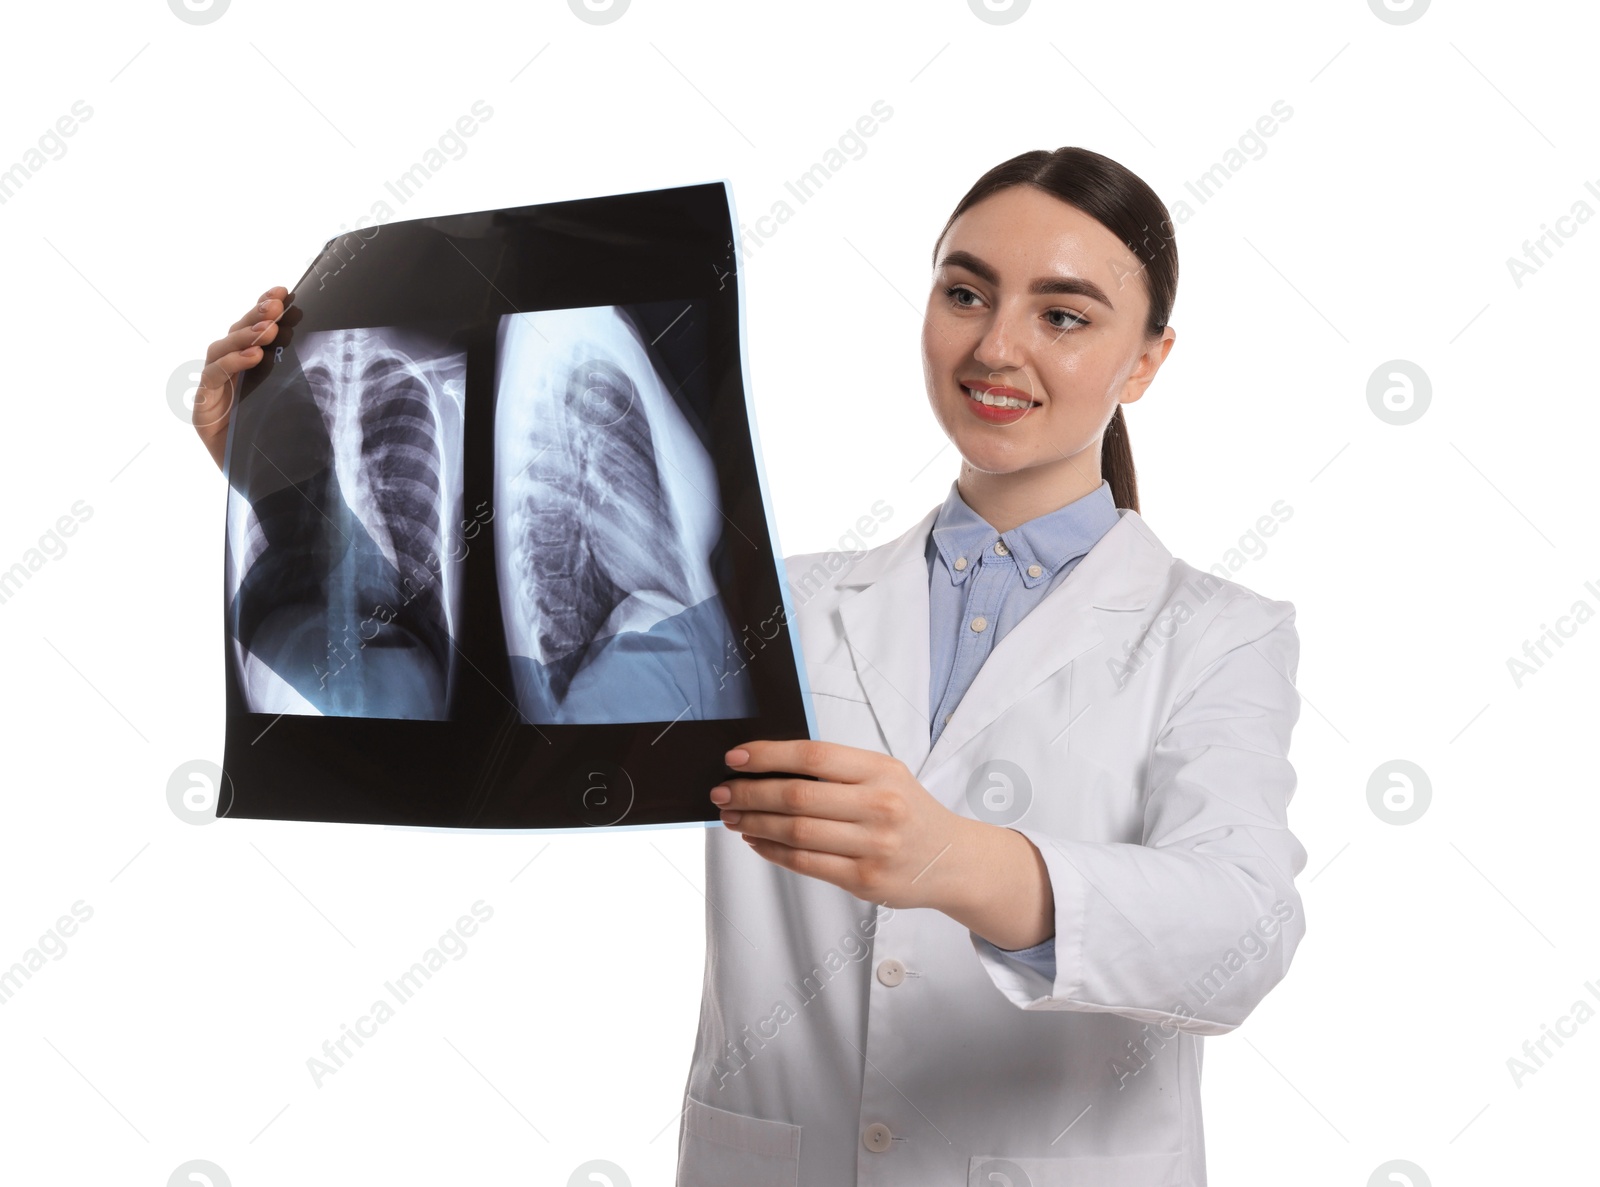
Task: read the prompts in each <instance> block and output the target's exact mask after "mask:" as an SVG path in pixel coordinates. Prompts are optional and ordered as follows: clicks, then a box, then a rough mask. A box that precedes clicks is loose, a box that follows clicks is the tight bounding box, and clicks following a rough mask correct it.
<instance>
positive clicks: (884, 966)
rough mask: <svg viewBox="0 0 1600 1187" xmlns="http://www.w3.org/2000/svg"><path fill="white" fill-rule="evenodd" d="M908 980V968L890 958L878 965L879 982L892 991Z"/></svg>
mask: <svg viewBox="0 0 1600 1187" xmlns="http://www.w3.org/2000/svg"><path fill="white" fill-rule="evenodd" d="M905 979H906V966H905V965H903V964H901V963H900V962H899V961H898V960H895V959H894V958H893V957H890V958H889V959H888V960H885V961H883V962H882V963H880V964H879V965H878V980H880V981H882V982H883V983H884V984H885V985H887V986H888V987H889V988H890V989H893V988H894V987H895V986H896V985H898V984H900V982H902V981H904V980H905Z"/></svg>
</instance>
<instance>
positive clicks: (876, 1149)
mask: <svg viewBox="0 0 1600 1187" xmlns="http://www.w3.org/2000/svg"><path fill="white" fill-rule="evenodd" d="M893 1136H894V1135H893V1134H891V1133H890V1132H889V1127H888V1126H887V1125H885V1124H883V1122H881V1121H875V1122H873V1123H872V1124H871V1125H869V1126H867V1127H866V1129H864V1130H862V1131H861V1144H862V1145H863V1146H865V1147H866V1148H867V1149H869V1150H871V1151H872V1152H873V1153H874V1154H882V1153H883V1152H884V1151H885V1150H887V1149H888V1148H889V1139H890V1138H891V1137H893Z"/></svg>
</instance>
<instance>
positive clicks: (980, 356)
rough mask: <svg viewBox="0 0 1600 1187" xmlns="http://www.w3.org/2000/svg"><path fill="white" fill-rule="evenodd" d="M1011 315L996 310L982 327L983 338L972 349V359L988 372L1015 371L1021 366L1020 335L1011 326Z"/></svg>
mask: <svg viewBox="0 0 1600 1187" xmlns="http://www.w3.org/2000/svg"><path fill="white" fill-rule="evenodd" d="M1012 321H1013V315H1012V314H1009V313H1007V312H1005V311H1004V310H996V311H994V312H993V313H991V314H990V315H989V319H988V321H987V322H986V323H985V324H984V327H983V336H982V337H981V338H979V339H978V342H977V344H976V345H975V346H974V347H973V348H972V357H973V358H974V359H975V360H976V361H977V362H978V364H979V365H980V366H983V367H987V368H988V369H989V371H990V372H991V373H992V372H997V371H1015V370H1017V369H1018V368H1020V367H1021V366H1022V363H1023V358H1022V348H1021V346H1020V345H1019V343H1020V341H1021V334H1020V333H1019V332H1018V330H1017V328H1016V327H1015V326H1014V325H1013V324H1012Z"/></svg>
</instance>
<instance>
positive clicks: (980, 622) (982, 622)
mask: <svg viewBox="0 0 1600 1187" xmlns="http://www.w3.org/2000/svg"><path fill="white" fill-rule="evenodd" d="M988 625H989V620H988V619H987V618H985V617H984V616H983V615H981V614H980V615H978V617H976V618H974V619H973V620H972V629H973V630H975V631H981V630H983V628H984V627H986V626H988Z"/></svg>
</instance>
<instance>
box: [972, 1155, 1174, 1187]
mask: <svg viewBox="0 0 1600 1187" xmlns="http://www.w3.org/2000/svg"><path fill="white" fill-rule="evenodd" d="M1182 1184H1183V1155H1182V1154H1180V1153H1173V1154H1127V1155H1123V1156H1122V1157H1118V1158H1094V1157H1085V1158H1009V1157H1007V1156H1005V1155H1003V1154H979V1155H977V1156H976V1157H974V1158H972V1159H971V1160H970V1161H969V1162H968V1163H967V1187H1182Z"/></svg>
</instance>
